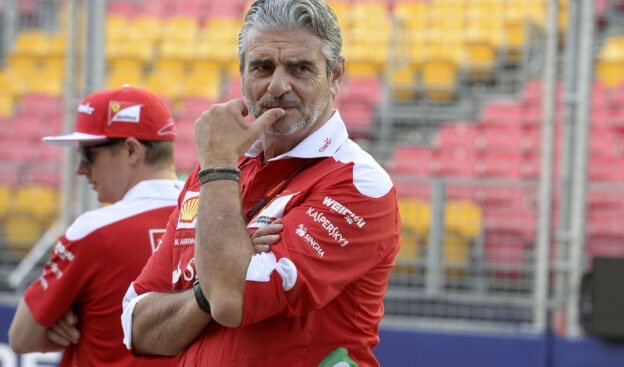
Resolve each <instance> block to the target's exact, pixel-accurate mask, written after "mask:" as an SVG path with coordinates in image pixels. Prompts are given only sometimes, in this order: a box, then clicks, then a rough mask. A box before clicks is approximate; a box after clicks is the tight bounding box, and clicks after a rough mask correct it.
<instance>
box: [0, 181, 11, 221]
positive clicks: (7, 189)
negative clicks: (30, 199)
mask: <svg viewBox="0 0 624 367" xmlns="http://www.w3.org/2000/svg"><path fill="white" fill-rule="evenodd" d="M12 195H13V193H12V187H11V186H9V185H6V184H4V183H1V182H0V223H4V222H5V220H6V218H7V216H8V214H9V208H10V204H9V203H10V201H11V196H12Z"/></svg>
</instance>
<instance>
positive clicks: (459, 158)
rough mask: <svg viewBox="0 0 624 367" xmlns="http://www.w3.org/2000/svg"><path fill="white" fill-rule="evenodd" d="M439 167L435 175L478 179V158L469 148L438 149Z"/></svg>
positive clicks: (436, 168) (435, 168)
mask: <svg viewBox="0 0 624 367" xmlns="http://www.w3.org/2000/svg"><path fill="white" fill-rule="evenodd" d="M435 156H436V160H437V165H436V166H435V167H434V169H433V173H434V174H436V175H440V176H444V177H476V175H477V172H478V164H477V160H478V156H477V154H476V152H475V150H474V149H472V148H468V147H445V146H440V147H438V149H436V155H435Z"/></svg>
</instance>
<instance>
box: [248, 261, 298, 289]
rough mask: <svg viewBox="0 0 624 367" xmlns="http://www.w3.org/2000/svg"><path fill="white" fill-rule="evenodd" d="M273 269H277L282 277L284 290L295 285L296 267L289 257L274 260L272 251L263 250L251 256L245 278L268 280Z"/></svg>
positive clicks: (259, 280) (260, 280)
mask: <svg viewBox="0 0 624 367" xmlns="http://www.w3.org/2000/svg"><path fill="white" fill-rule="evenodd" d="M274 270H277V272H278V274H279V275H280V276H281V277H282V288H283V289H284V291H289V290H291V289H292V288H293V287H294V286H295V283H296V282H297V267H296V266H295V264H294V263H293V262H292V261H290V259H287V258H285V257H283V258H281V259H279V261H276V258H275V254H274V253H273V252H263V253H259V254H255V255H254V256H252V258H251V262H250V263H249V267H248V268H247V276H246V277H245V280H247V281H251V282H268V281H269V280H270V279H271V273H272V272H273V271H274Z"/></svg>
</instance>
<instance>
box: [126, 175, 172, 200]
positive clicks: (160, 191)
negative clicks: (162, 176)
mask: <svg viewBox="0 0 624 367" xmlns="http://www.w3.org/2000/svg"><path fill="white" fill-rule="evenodd" d="M183 185H184V182H182V181H178V180H143V181H141V182H139V183H137V184H136V185H134V186H133V187H132V188H131V189H130V190H128V192H126V194H125V195H124V197H123V199H122V200H135V199H141V198H152V199H163V200H170V199H171V197H177V196H178V194H179V193H180V190H182V186H183Z"/></svg>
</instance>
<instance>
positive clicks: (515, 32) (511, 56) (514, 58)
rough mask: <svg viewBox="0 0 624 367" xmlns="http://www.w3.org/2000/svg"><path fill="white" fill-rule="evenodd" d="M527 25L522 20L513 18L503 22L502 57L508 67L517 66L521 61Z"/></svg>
mask: <svg viewBox="0 0 624 367" xmlns="http://www.w3.org/2000/svg"><path fill="white" fill-rule="evenodd" d="M526 27H527V24H526V22H525V20H524V19H522V18H514V19H509V20H506V21H505V24H504V26H503V28H504V30H503V34H504V40H503V44H502V52H501V53H502V54H503V55H502V57H503V60H504V62H505V63H506V64H508V65H519V64H520V63H521V61H522V52H523V51H524V45H525V42H526Z"/></svg>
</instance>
